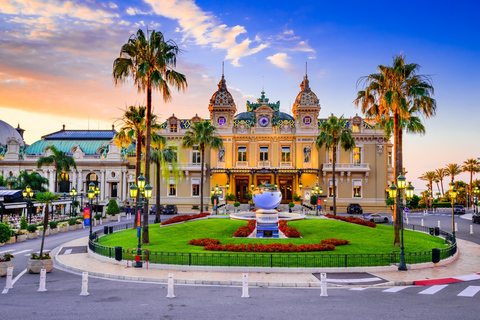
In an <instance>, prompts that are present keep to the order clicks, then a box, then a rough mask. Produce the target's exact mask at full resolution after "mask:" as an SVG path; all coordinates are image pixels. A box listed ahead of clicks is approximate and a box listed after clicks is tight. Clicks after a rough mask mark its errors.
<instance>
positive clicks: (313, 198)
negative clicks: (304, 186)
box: [310, 194, 317, 206]
mask: <svg viewBox="0 0 480 320" xmlns="http://www.w3.org/2000/svg"><path fill="white" fill-rule="evenodd" d="M310 204H311V205H312V206H315V205H317V196H316V195H313V194H312V195H311V196H310Z"/></svg>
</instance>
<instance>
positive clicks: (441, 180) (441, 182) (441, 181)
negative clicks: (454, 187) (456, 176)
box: [440, 179, 445, 197]
mask: <svg viewBox="0 0 480 320" xmlns="http://www.w3.org/2000/svg"><path fill="white" fill-rule="evenodd" d="M440 185H441V186H442V197H443V196H445V192H444V191H443V179H440Z"/></svg>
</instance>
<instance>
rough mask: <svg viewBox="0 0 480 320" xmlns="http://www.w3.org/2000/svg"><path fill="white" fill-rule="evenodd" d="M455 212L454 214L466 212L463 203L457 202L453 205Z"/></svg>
mask: <svg viewBox="0 0 480 320" xmlns="http://www.w3.org/2000/svg"><path fill="white" fill-rule="evenodd" d="M453 213H454V214H465V207H464V206H462V205H461V204H456V205H454V206H453Z"/></svg>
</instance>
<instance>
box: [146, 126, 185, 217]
mask: <svg viewBox="0 0 480 320" xmlns="http://www.w3.org/2000/svg"><path fill="white" fill-rule="evenodd" d="M150 161H152V163H154V164H155V166H156V168H155V169H156V171H155V223H160V222H161V220H160V187H161V185H162V184H161V183H160V180H161V175H162V171H163V173H164V176H165V181H166V182H165V184H168V183H169V181H170V172H171V173H172V175H173V177H174V178H175V180H178V178H179V176H180V170H179V166H178V161H177V155H176V153H175V151H173V150H172V149H171V148H169V147H168V146H167V139H165V137H162V136H160V135H152V150H151V157H150Z"/></svg>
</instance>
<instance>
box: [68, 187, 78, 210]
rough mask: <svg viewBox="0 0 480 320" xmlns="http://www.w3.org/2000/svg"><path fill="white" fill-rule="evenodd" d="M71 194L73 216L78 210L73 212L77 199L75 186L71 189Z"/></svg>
mask: <svg viewBox="0 0 480 320" xmlns="http://www.w3.org/2000/svg"><path fill="white" fill-rule="evenodd" d="M70 196H71V197H72V206H71V207H70V215H71V216H72V217H73V216H74V213H75V216H76V215H77V213H76V212H73V211H74V210H75V209H74V208H75V199H76V198H77V190H75V188H72V190H70Z"/></svg>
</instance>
